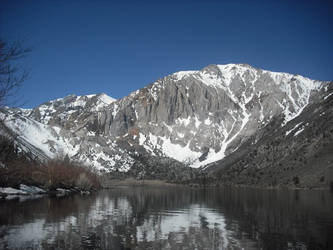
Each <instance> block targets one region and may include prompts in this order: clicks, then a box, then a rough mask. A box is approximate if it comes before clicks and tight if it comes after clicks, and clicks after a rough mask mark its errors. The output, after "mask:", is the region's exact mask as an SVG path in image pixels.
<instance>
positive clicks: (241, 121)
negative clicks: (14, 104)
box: [2, 64, 333, 171]
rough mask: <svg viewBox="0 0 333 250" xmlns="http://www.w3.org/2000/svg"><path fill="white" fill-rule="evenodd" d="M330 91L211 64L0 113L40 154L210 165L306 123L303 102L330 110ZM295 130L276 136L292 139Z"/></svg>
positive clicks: (125, 163) (120, 164) (325, 85)
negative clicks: (123, 93)
mask: <svg viewBox="0 0 333 250" xmlns="http://www.w3.org/2000/svg"><path fill="white" fill-rule="evenodd" d="M332 93H333V92H332V88H331V83H329V82H320V81H314V80H310V79H308V78H305V77H302V76H299V75H292V74H287V73H275V72H270V71H266V70H261V69H256V68H253V67H251V66H249V65H245V64H228V65H210V66H208V67H205V68H203V69H202V70H199V71H183V72H177V73H175V74H172V75H169V76H166V77H164V78H162V79H159V80H158V81H156V82H154V83H152V84H150V85H148V86H147V87H145V88H143V89H140V90H137V91H135V92H133V93H131V94H130V95H129V96H127V97H124V98H121V99H119V100H115V99H112V98H110V97H108V96H106V95H105V94H100V95H90V96H74V95H73V96H68V97H65V98H63V99H58V100H54V101H51V102H48V103H45V104H42V105H40V106H38V107H36V108H34V109H32V110H22V109H17V110H14V109H5V110H3V111H2V113H3V114H4V115H3V117H4V118H5V121H4V124H5V125H6V127H7V128H9V129H10V130H11V131H12V132H14V133H15V134H17V135H18V137H17V141H18V144H20V145H24V147H25V148H29V149H30V150H31V151H34V149H35V151H36V152H37V150H39V151H41V152H44V155H45V157H56V156H57V155H66V154H68V155H69V156H70V157H71V158H72V159H74V160H80V161H83V162H86V163H87V164H90V165H94V166H95V167H96V168H98V169H100V170H105V171H110V170H119V171H128V170H130V169H131V167H132V166H134V165H136V164H137V161H138V160H137V159H138V158H140V156H144V157H147V156H153V157H154V159H158V158H161V159H162V158H163V159H165V157H167V158H172V159H173V160H176V161H178V162H180V163H182V164H183V165H186V166H191V167H194V168H199V167H201V168H202V169H207V170H208V169H218V167H216V166H217V165H221V164H222V165H223V162H225V163H227V162H231V161H230V158H232V157H235V158H237V157H236V156H237V155H240V156H244V155H245V153H242V152H245V151H246V152H249V151H248V150H250V149H251V148H254V147H259V148H258V150H260V147H263V146H262V143H264V141H267V138H275V137H276V136H275V135H276V134H274V133H275V132H276V130H281V131H285V130H286V131H287V130H288V129H289V130H290V129H291V128H293V126H296V125H297V124H298V123H299V122H301V121H302V123H301V124H303V125H302V128H303V126H304V130H306V129H307V128H306V126H305V125H304V124H307V123H309V124H310V123H311V122H312V120H311V119H312V118H313V116H312V115H311V116H310V115H306V114H307V113H308V112H309V111H308V110H309V107H318V108H324V109H330V107H326V106H325V103H326V101H327V100H330V94H332ZM324 98H326V99H325V100H324ZM325 107H326V108H325ZM311 110H313V112H314V110H315V108H311ZM327 112H328V113H329V111H327ZM316 114H317V113H316ZM315 117H317V116H315ZM320 117H321V116H320ZM320 117H318V119H319V118H320ZM316 119H317V118H316ZM325 119H326V120H329V121H332V117H330V116H328V117H327V118H325ZM297 121H298V123H297V124H294V123H295V122H297ZM299 126H301V125H300V124H298V127H299ZM320 126H321V125H320ZM298 127H296V128H295V131H296V129H297V128H298ZM313 127H315V124H314V125H313ZM289 130H288V131H289ZM293 131H294V130H291V132H289V134H288V135H285V136H284V137H281V136H280V137H279V136H277V137H276V138H280V139H281V140H286V141H289V140H292V141H294V137H292V136H293V135H294V132H293ZM281 133H282V132H281ZM281 133H280V134H281ZM280 134H279V135H280ZM301 135H302V133H300V135H299V136H301ZM295 138H300V137H297V136H295ZM258 143H259V144H258ZM295 143H296V144H298V141H295ZM245 148H246V150H245ZM276 150H278V149H276ZM41 152H39V154H42V153H41ZM260 152H263V154H265V151H264V150H261V151H260ZM331 152H333V151H331ZM36 154H37V153H36ZM220 160H222V161H220ZM217 161H218V163H214V162H217ZM157 162H158V161H157ZM235 162H236V160H234V161H232V163H235ZM156 164H158V163H156ZM258 164H259V165H261V163H258ZM210 165H214V166H215V167H211V168H210V167H209V166H210ZM221 168H224V167H221Z"/></svg>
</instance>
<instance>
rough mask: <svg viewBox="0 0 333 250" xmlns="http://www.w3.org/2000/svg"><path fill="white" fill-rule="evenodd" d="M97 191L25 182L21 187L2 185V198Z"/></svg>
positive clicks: (0, 192) (85, 193)
mask: <svg viewBox="0 0 333 250" xmlns="http://www.w3.org/2000/svg"><path fill="white" fill-rule="evenodd" d="M93 191H96V190H94V189H92V190H82V189H80V188H78V187H73V188H70V189H65V188H56V189H52V190H50V189H43V188H40V187H37V186H27V185H24V184H20V186H19V188H13V187H0V200H12V199H15V198H19V197H28V196H30V197H33V196H34V197H36V196H37V197H41V196H44V195H49V196H57V197H61V196H66V195H70V194H74V193H79V194H82V195H88V194H90V193H91V192H93Z"/></svg>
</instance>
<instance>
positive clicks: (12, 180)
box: [0, 136, 100, 190]
mask: <svg viewBox="0 0 333 250" xmlns="http://www.w3.org/2000/svg"><path fill="white" fill-rule="evenodd" d="M20 184H25V185H32V186H38V187H42V188H45V189H48V190H54V189H57V188H65V189H70V188H74V187H76V188H78V189H80V190H91V189H98V188H100V182H99V180H98V177H97V175H96V174H95V173H93V172H91V171H90V170H89V168H88V167H85V166H83V165H82V164H79V163H76V162H71V161H69V160H61V159H57V160H50V161H48V162H46V163H43V164H41V163H40V162H37V161H34V160H33V159H31V157H30V156H29V155H28V154H26V153H24V152H22V151H18V150H17V148H16V147H15V145H14V143H13V141H12V140H9V139H8V138H6V137H4V136H0V187H19V185H20Z"/></svg>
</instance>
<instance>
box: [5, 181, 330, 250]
mask: <svg viewBox="0 0 333 250" xmlns="http://www.w3.org/2000/svg"><path fill="white" fill-rule="evenodd" d="M0 249H188V250H194V249H198V250H199V249H288V250H291V249H297V250H298V249H302V250H304V249H333V193H330V192H329V191H317V190H316V191H315V190H314V191H302V190H294V191H290V190H289V191H288V190H257V189H246V188H223V189H222V188H220V189H190V188H177V187H172V188H170V187H146V188H145V187H135V188H130V187H129V188H117V189H112V190H102V191H99V192H96V193H93V194H91V195H86V196H81V195H73V196H67V197H38V198H37V197H36V199H27V197H23V198H20V199H13V200H10V201H0Z"/></svg>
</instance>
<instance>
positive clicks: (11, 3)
mask: <svg viewBox="0 0 333 250" xmlns="http://www.w3.org/2000/svg"><path fill="white" fill-rule="evenodd" d="M332 2H333V1H320V0H316V1H306V0H302V1H301V0H300V1H297V0H285V1H277V0H275V1H268V0H267V1H255V0H251V1H250V0H248V1H245V0H243V1H231V0H226V1H217V0H202V1H200V0H183V1H182V0H178V1H173V0H164V1H158V0H155V1H145V0H140V1H139V0H136V1H126V0H123V1H101V0H100V1H98V0H96V1H90V0H89V1H88V0H87V1H85V0H80V1H70V0H57V1H56V0H54V1H50V0H40V1H33V0H29V1H27V0H22V1H17V0H2V1H1V4H0V36H1V37H2V38H4V39H6V40H9V41H13V40H17V39H20V40H22V39H23V40H24V41H25V42H26V44H27V46H32V47H33V51H32V53H31V54H30V55H29V56H28V57H27V58H26V59H25V60H24V61H22V63H23V64H24V65H25V66H26V67H27V68H28V69H29V70H30V72H31V77H30V79H29V80H27V81H26V82H25V83H24V86H23V88H22V90H21V94H23V97H24V101H26V104H24V105H23V106H24V107H34V106H36V105H38V104H40V103H43V102H46V101H48V100H50V99H55V98H59V97H64V96H66V95H68V94H77V95H83V94H92V93H101V92H104V93H106V94H108V95H110V96H112V97H115V98H121V97H123V96H126V95H128V94H129V93H130V92H131V91H134V90H136V89H139V88H142V87H144V86H146V85H147V84H149V83H151V82H153V81H155V80H157V79H158V78H160V77H163V76H165V75H168V74H170V73H173V72H176V71H180V70H193V69H201V68H203V67H204V66H206V65H209V64H226V63H248V64H251V65H253V66H255V67H259V68H264V69H268V70H273V71H282V72H290V73H297V74H301V75H304V76H307V77H310V78H313V79H318V80H333V63H332V61H333V49H332V48H333V3H332Z"/></svg>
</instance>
